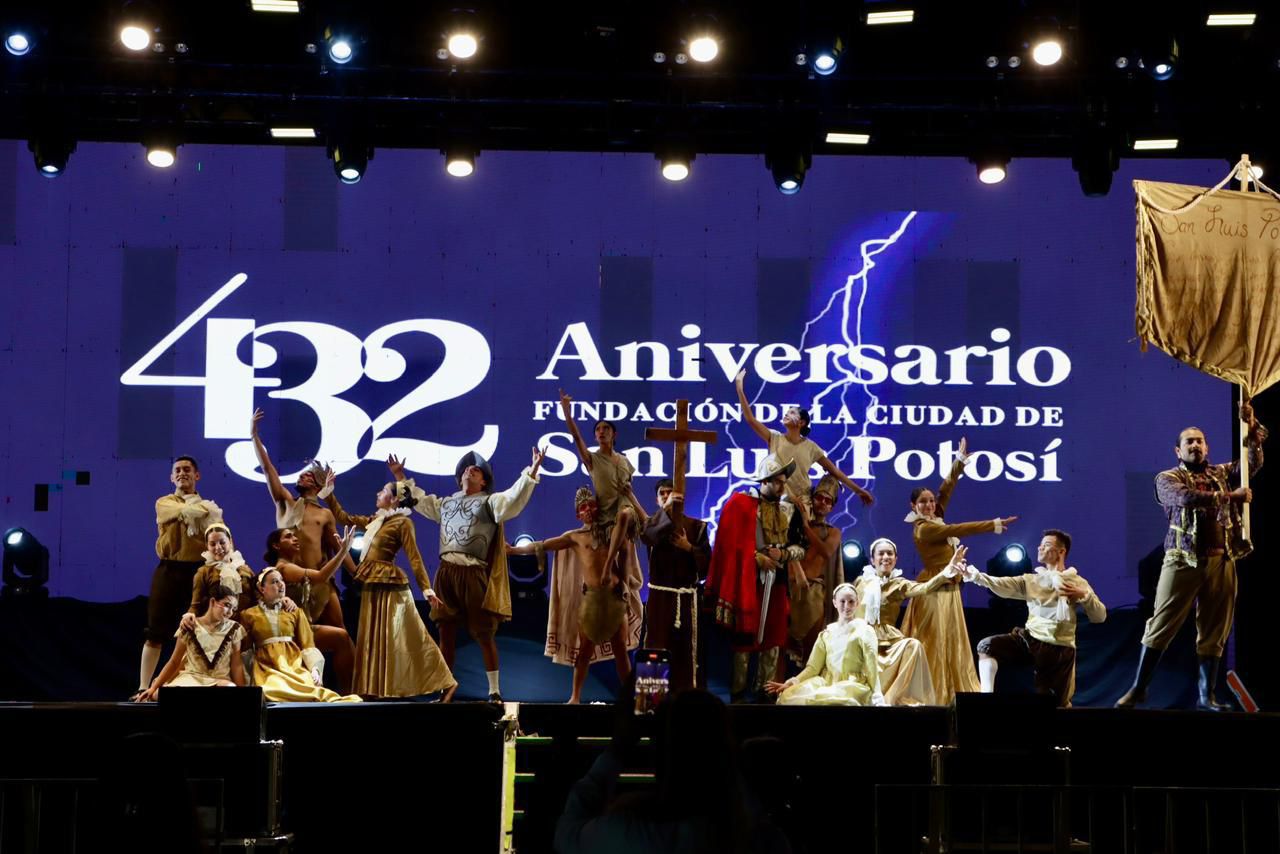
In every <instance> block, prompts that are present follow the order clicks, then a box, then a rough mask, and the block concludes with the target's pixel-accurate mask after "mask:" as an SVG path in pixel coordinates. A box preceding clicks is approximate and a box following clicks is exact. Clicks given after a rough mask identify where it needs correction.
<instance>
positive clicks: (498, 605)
mask: <svg viewBox="0 0 1280 854" xmlns="http://www.w3.org/2000/svg"><path fill="white" fill-rule="evenodd" d="M543 454H544V451H539V450H538V449H537V448H534V449H533V461H532V462H531V463H530V464H529V467H528V468H526V469H525V470H524V471H523V472H522V473H521V474H520V477H518V478H517V479H516V482H515V483H514V484H512V485H511V486H510V488H508V489H507V490H506V491H504V492H493V491H492V490H493V469H492V468H491V467H490V466H489V461H488V460H486V459H485V458H484V457H483V456H482V455H481V454H479V453H477V452H475V451H468V452H467V453H466V454H464V455H463V456H462V459H460V460H458V464H457V466H455V468H454V476H455V477H456V478H457V482H458V487H459V490H458V491H457V492H455V493H453V494H452V495H448V496H445V497H443V498H442V497H439V496H435V495H428V494H427V493H426V492H424V491H423V490H421V489H419V488H418V487H417V486H416V485H414V483H413V481H412V479H410V480H409V489H410V493H411V494H412V495H413V498H414V501H415V504H414V509H416V510H417V511H418V512H419V513H421V514H422V515H423V516H426V517H427V518H428V519H431V520H432V521H435V522H439V523H440V568H439V569H437V570H436V579H435V593H436V596H437V597H438V601H437V602H436V603H435V604H434V605H433V606H432V608H431V619H432V620H433V621H435V623H436V625H438V626H439V627H440V650H441V652H443V653H444V659H445V663H446V664H448V665H449V668H450V669H453V661H454V653H455V650H456V645H457V640H458V623H459V621H466V624H467V631H468V632H470V633H471V637H472V638H473V639H474V640H475V642H476V645H477V646H479V647H480V654H481V655H482V656H483V657H484V669H485V675H486V677H487V678H488V680H489V700H490V702H494V703H501V702H502V693H501V691H500V689H499V685H498V644H497V641H496V639H495V636H496V635H497V631H498V624H499V623H500V622H505V621H506V620H510V619H511V583H510V581H509V579H508V577H507V554H506V550H505V548H504V544H505V542H506V537H505V535H504V531H503V527H502V523H503V522H504V521H506V520H507V519H513V518H515V517H516V516H518V515H519V514H520V511H521V510H523V509H524V507H525V505H526V504H528V503H529V498H530V496H532V495H533V487H534V486H535V485H536V484H537V483H538V468H539V466H541V465H542V457H543ZM404 462H405V461H404V460H398V459H396V458H395V456H392V457H390V458H389V459H388V460H387V467H388V468H390V469H391V473H392V474H393V475H395V478H396V480H404V479H405V475H404Z"/></svg>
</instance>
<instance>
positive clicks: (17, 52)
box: [4, 32, 31, 56]
mask: <svg viewBox="0 0 1280 854" xmlns="http://www.w3.org/2000/svg"><path fill="white" fill-rule="evenodd" d="M4 49H5V50H7V51H9V53H11V54H13V55H14V56H26V55H27V54H29V53H31V37H30V36H28V35H27V34H26V33H20V32H12V33H9V34H8V35H7V36H5V37H4Z"/></svg>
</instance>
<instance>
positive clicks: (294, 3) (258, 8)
mask: <svg viewBox="0 0 1280 854" xmlns="http://www.w3.org/2000/svg"><path fill="white" fill-rule="evenodd" d="M249 8H251V9H253V11H255V12H285V13H291V14H297V13H298V12H301V11H302V9H301V8H299V6H298V0H250V3H249Z"/></svg>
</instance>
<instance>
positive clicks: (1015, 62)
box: [1006, 56, 1022, 68]
mask: <svg viewBox="0 0 1280 854" xmlns="http://www.w3.org/2000/svg"><path fill="white" fill-rule="evenodd" d="M1006 64H1007V65H1008V66H1009V67H1010V68H1017V67H1018V66H1020V65H1022V57H1020V56H1011V57H1009V61H1008V62H1007V63H1006Z"/></svg>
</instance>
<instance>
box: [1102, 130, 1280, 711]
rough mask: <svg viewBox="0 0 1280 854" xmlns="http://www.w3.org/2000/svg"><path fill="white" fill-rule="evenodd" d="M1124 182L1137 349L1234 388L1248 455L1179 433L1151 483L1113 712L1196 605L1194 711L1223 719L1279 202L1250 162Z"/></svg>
mask: <svg viewBox="0 0 1280 854" xmlns="http://www.w3.org/2000/svg"><path fill="white" fill-rule="evenodd" d="M1236 177H1238V178H1239V180H1240V185H1241V187H1242V188H1246V187H1248V185H1249V184H1250V183H1252V184H1253V185H1254V188H1255V190H1257V192H1235V191H1231V190H1225V189H1224V187H1226V186H1227V184H1228V182H1230V181H1231V179H1232V178H1236ZM1133 183H1134V191H1135V193H1136V194H1137V201H1138V205H1137V214H1138V230H1137V234H1138V241H1137V249H1138V257H1137V274H1138V275H1137V284H1138V299H1137V308H1136V325H1137V331H1138V337H1139V338H1140V339H1141V342H1142V347H1143V349H1144V350H1145V349H1146V346H1147V344H1148V343H1153V344H1155V345H1156V346H1157V347H1159V348H1160V349H1161V350H1164V351H1165V352H1166V353H1168V354H1169V355H1171V356H1173V357H1174V358H1175V359H1178V360H1179V361H1182V362H1185V363H1186V364H1188V365H1191V366H1192V367H1194V368H1196V369H1198V370H1201V371H1204V372H1205V373H1207V374H1210V375H1212V376H1215V377H1218V378H1219V379H1224V380H1227V381H1228V382H1233V383H1237V384H1238V385H1239V386H1240V399H1241V401H1242V403H1241V405H1240V422H1241V423H1240V437H1241V442H1242V444H1244V445H1246V446H1247V451H1248V453H1247V454H1246V455H1245V458H1244V459H1240V460H1237V461H1236V462H1234V463H1229V464H1225V465H1210V464H1209V445H1208V442H1207V441H1206V439H1205V435H1204V431H1202V430H1201V429H1200V428H1198V427H1188V428H1186V429H1184V430H1183V431H1182V432H1181V433H1180V434H1178V444H1177V446H1176V447H1175V448H1174V453H1175V454H1176V456H1177V458H1178V462H1179V464H1178V466H1177V468H1173V469H1169V470H1167V471H1164V472H1161V473H1160V474H1159V475H1157V477H1156V484H1155V486H1156V500H1157V501H1159V503H1160V505H1161V506H1162V507H1163V508H1164V510H1165V514H1166V516H1167V518H1168V521H1169V528H1168V532H1167V533H1166V536H1165V542H1164V548H1165V557H1164V564H1163V565H1162V566H1161V569H1160V580H1159V583H1158V585H1157V588H1156V605H1155V613H1154V614H1153V615H1152V617H1151V619H1150V620H1148V621H1147V626H1146V631H1145V633H1144V634H1143V638H1142V655H1141V658H1140V659H1139V662H1138V673H1137V676H1136V678H1135V679H1134V683H1133V687H1131V688H1130V689H1129V690H1128V691H1127V692H1126V693H1125V694H1124V696H1122V697H1121V698H1120V699H1119V700H1118V701H1117V702H1116V706H1118V707H1121V708H1124V707H1131V706H1135V705H1137V704H1139V703H1141V702H1143V701H1144V700H1145V699H1146V697H1147V686H1148V685H1149V684H1150V682H1151V678H1152V676H1153V675H1154V673H1155V668H1156V664H1157V662H1158V661H1159V659H1160V654H1161V653H1162V652H1163V650H1164V649H1165V648H1166V647H1167V646H1168V644H1169V641H1170V640H1171V639H1172V638H1173V636H1174V634H1176V633H1177V631H1178V628H1179V627H1180V626H1181V625H1182V623H1183V622H1184V621H1185V620H1186V618H1187V616H1188V614H1189V613H1190V612H1191V608H1192V605H1193V604H1194V606H1195V610H1196V635H1197V637H1196V652H1197V654H1198V655H1199V657H1200V680H1199V692H1198V693H1199V698H1198V701H1197V704H1196V705H1197V707H1198V708H1200V709H1204V710H1208V711H1221V710H1223V709H1227V708H1229V706H1227V705H1224V704H1221V703H1219V702H1218V701H1217V699H1216V697H1215V695H1214V689H1215V688H1216V685H1217V679H1218V671H1219V666H1220V662H1221V657H1222V653H1223V649H1224V646H1225V644H1226V641H1227V638H1228V636H1229V635H1230V634H1231V628H1232V622H1233V620H1234V617H1235V601H1236V561H1237V560H1239V559H1240V558H1243V557H1245V556H1246V555H1247V554H1249V552H1250V551H1251V550H1252V545H1251V544H1250V542H1249V506H1248V505H1249V501H1250V500H1251V499H1252V497H1253V493H1252V491H1251V490H1250V488H1249V473H1250V469H1251V468H1253V469H1256V468H1257V467H1259V466H1261V465H1262V442H1263V441H1264V440H1265V439H1266V435H1267V431H1266V429H1265V428H1264V427H1262V425H1260V424H1259V423H1258V422H1257V420H1256V419H1255V418H1254V415H1253V407H1252V406H1250V405H1249V400H1250V399H1251V398H1252V396H1253V395H1256V394H1258V393H1259V392H1261V391H1263V390H1264V389H1266V388H1267V387H1268V386H1270V385H1272V384H1273V383H1275V382H1276V380H1278V379H1280V336H1277V335H1276V334H1275V330H1276V329H1277V328H1280V304H1278V303H1280V301H1277V300H1275V299H1274V298H1273V294H1274V293H1275V290H1276V288H1277V287H1278V286H1280V282H1277V281H1276V278H1277V272H1278V270H1277V267H1276V265H1275V264H1274V261H1273V259H1274V258H1275V257H1276V256H1277V253H1280V228H1268V227H1266V223H1267V222H1268V221H1269V219H1272V218H1273V216H1272V214H1271V211H1273V210H1274V209H1275V206H1276V201H1277V200H1278V199H1280V194H1277V193H1276V192H1275V191H1273V190H1271V189H1270V188H1269V187H1267V186H1266V185H1265V184H1263V183H1262V182H1261V181H1258V180H1257V179H1256V178H1255V177H1254V176H1253V173H1252V172H1251V169H1250V164H1249V158H1248V156H1247V155H1246V156H1244V157H1242V158H1241V159H1240V162H1239V163H1237V164H1236V166H1235V167H1234V168H1233V169H1232V171H1231V173H1230V174H1228V175H1227V177H1226V178H1224V179H1223V180H1222V181H1220V182H1219V183H1218V184H1217V186H1215V187H1212V188H1208V189H1206V188H1203V187H1189V186H1184V185H1181V184H1164V183H1156V182H1152V181H1134V182H1133ZM1260 223H1261V224H1263V227H1261V228H1259V224H1260ZM1251 227H1252V229H1253V230H1252V231H1250V228H1251ZM1237 450H1240V449H1237Z"/></svg>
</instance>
